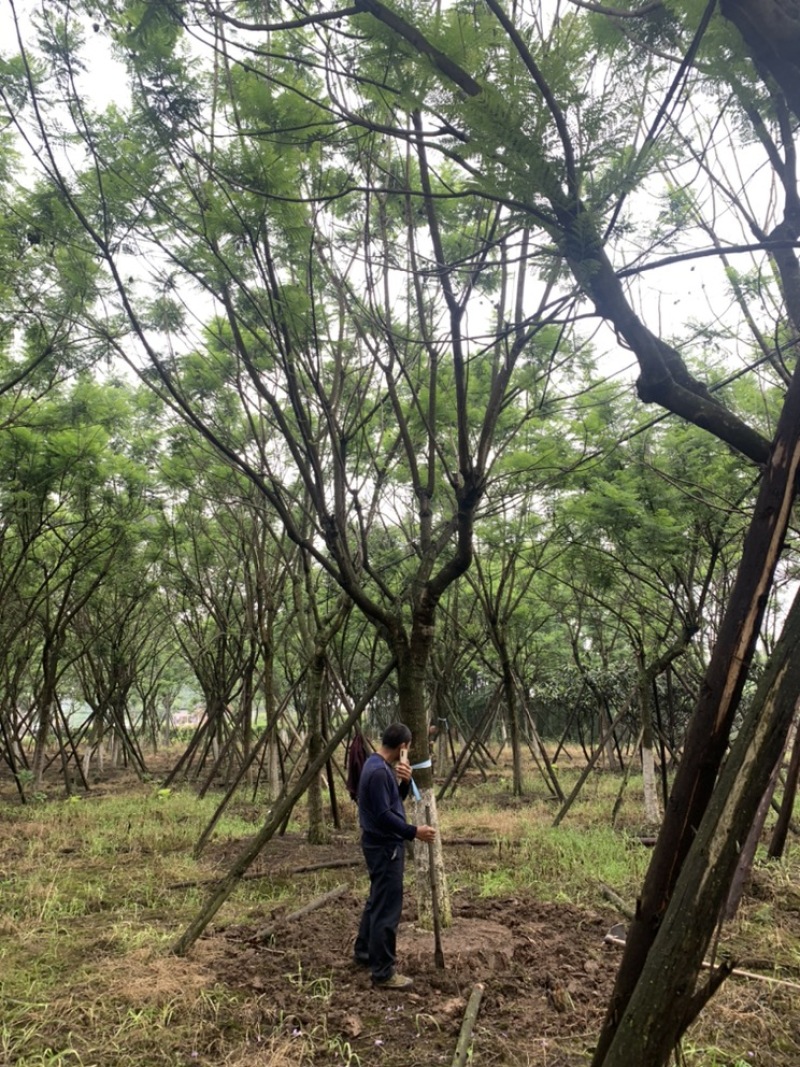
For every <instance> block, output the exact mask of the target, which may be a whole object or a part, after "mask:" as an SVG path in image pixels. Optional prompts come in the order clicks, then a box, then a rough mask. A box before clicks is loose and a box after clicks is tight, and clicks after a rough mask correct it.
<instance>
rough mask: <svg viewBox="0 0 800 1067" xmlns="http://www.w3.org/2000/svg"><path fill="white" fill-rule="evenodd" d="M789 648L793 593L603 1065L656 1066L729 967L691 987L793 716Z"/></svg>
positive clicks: (797, 617)
mask: <svg viewBox="0 0 800 1067" xmlns="http://www.w3.org/2000/svg"><path fill="white" fill-rule="evenodd" d="M798 649H800V594H798V596H797V597H796V598H795V601H794V603H793V605H792V608H791V610H790V612H789V615H788V616H787V619H786V623H785V625H784V629H783V633H782V635H781V638H780V640H779V641H778V644H777V645H776V648H775V651H774V652H773V654H772V656H771V657H770V660H769V663H768V665H767V670H766V671H765V674H764V677H763V678H762V681H761V683H760V685H759V687H758V690H757V692H756V696H755V699H754V700H753V704H752V706H751V707H750V709H749V711H748V712H747V714H746V715H745V717H744V720H743V723H742V726H741V729H740V731H739V733H738V734H737V736H736V740H735V741H734V743H733V745H732V747H731V750H730V753H729V755H728V759H727V760H726V762H725V766H724V768H723V769H722V772H721V774H720V778H719V784H718V786H717V788H716V790H715V792H714V796H713V798H712V800H711V802H710V804H709V805H708V807H707V810H706V813H705V815H704V817H703V818H702V821H701V822H700V823H699V825H698V826H697V833H696V835H695V837H694V841H693V843H692V846H691V848H690V849H689V851H688V854H687V857H686V860H685V862H684V864H683V866H682V869H681V872H680V875H679V877H678V879H677V881H676V884H675V889H674V892H673V894H672V896H671V899H670V902H669V905H668V907H667V909H666V911H665V913H664V915H663V916H662V917H661V918H660V921H659V922H658V926H657V932H656V935H655V938H654V942H653V945H652V947H651V949H650V951H649V953H648V955H647V957H646V960H645V963H644V966H643V968H642V970H641V975H640V977H639V981H638V982H637V983H636V986H635V989H634V990H633V993H632V995H631V997H630V998H629V1000H628V1003H627V1006H626V1009H625V1011H624V1013H623V1014H622V1016H621V1018H620V1021H619V1023H618V1025H617V1027H616V1028H615V1032H614V1034H613V1038H612V1040H611V1042H610V1043H609V1044H608V1045H607V1047H606V1048H605V1049H604V1051H603V1054H602V1058H599V1059H598V1058H595V1061H594V1062H595V1063H602V1065H603V1067H630V1065H631V1064H632V1063H635V1064H647V1065H648V1067H664V1065H666V1064H667V1062H668V1061H669V1059H670V1057H671V1054H672V1050H673V1048H674V1047H675V1045H676V1043H677V1042H678V1040H679V1039H680V1037H681V1035H682V1034H683V1033H684V1032H685V1030H686V1028H687V1027H688V1026H689V1025H690V1024H691V1023H692V1022H693V1021H694V1019H695V1018H696V1017H697V1015H698V1014H699V1013H700V1011H701V1010H702V1008H703V1007H704V1005H705V1004H706V1002H707V1001H708V999H709V997H710V995H711V994H712V993H713V992H714V990H715V989H716V988H717V987H718V985H719V983H720V980H721V979H722V978H723V977H724V976H725V974H726V973H729V970H730V968H727V969H723V970H722V971H719V972H717V974H716V977H712V979H711V980H710V983H709V985H707V986H706V987H704V988H698V985H697V982H698V977H699V974H700V970H701V967H702V965H703V958H704V956H705V953H706V951H707V949H708V946H709V943H710V941H711V938H712V936H713V932H714V929H715V927H716V924H717V920H718V917H719V914H720V910H721V908H722V905H723V903H724V901H725V898H726V895H727V893H728V890H729V887H730V884H731V879H732V877H733V873H734V871H735V868H736V864H737V862H738V858H739V847H740V846H739V842H740V841H743V840H744V839H745V837H746V836H747V832H748V829H749V828H750V826H751V824H752V822H753V819H754V817H755V813H756V810H757V808H758V805H759V803H760V801H761V799H762V797H763V794H764V789H765V786H766V783H767V782H768V780H769V777H770V774H771V772H772V770H773V768H774V766H775V764H776V762H777V760H778V757H779V755H780V753H781V751H782V750H783V747H784V745H785V743H786V737H787V734H788V732H789V729H790V727H791V724H792V719H793V717H794V709H795V705H796V702H797V695H798V692H800V655H798ZM637 922H641V914H639V916H638V917H637ZM634 925H635V924H634ZM665 1006H668V1010H666V1007H665Z"/></svg>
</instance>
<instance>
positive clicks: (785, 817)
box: [767, 709, 800, 860]
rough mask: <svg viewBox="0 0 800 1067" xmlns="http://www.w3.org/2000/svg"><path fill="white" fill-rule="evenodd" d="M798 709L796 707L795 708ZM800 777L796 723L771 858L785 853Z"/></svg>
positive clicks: (798, 726)
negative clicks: (799, 778)
mask: <svg viewBox="0 0 800 1067" xmlns="http://www.w3.org/2000/svg"><path fill="white" fill-rule="evenodd" d="M795 710H796V709H795ZM798 777H800V724H798V723H797V722H796V723H795V734H794V743H793V745H792V756H791V759H790V760H789V769H788V771H787V772H786V787H785V789H784V790H783V797H782V799H781V807H780V811H779V812H778V821H777V822H776V823H775V829H774V830H773V831H772V840H771V841H770V843H769V850H768V852H767V855H768V856H769V858H770V859H771V860H779V859H780V858H781V856H782V855H783V849H784V846H785V844H786V835H787V833H788V832H789V823H790V822H791V818H792V812H793V811H794V798H795V797H796V795H797V780H798Z"/></svg>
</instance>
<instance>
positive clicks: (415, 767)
mask: <svg viewBox="0 0 800 1067" xmlns="http://www.w3.org/2000/svg"><path fill="white" fill-rule="evenodd" d="M432 766H433V760H429V759H425V760H423V761H422V763H412V764H411V770H412V771H418V770H421V769H422V768H423V767H432ZM411 792H412V794H413V796H414V800H416V801H420V800H422V796H421V794H420V791H419V789H417V783H416V782H415V781H414V778H413V776H412V778H411Z"/></svg>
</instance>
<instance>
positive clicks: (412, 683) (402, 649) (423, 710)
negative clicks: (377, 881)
mask: <svg viewBox="0 0 800 1067" xmlns="http://www.w3.org/2000/svg"><path fill="white" fill-rule="evenodd" d="M432 616H433V613H432V611H431V612H424V611H418V612H416V613H415V617H414V620H413V625H412V630H411V638H410V640H409V641H408V642H406V640H405V635H404V634H402V633H400V632H398V633H397V634H396V635H395V641H394V648H395V653H396V656H397V694H398V702H399V718H400V721H401V722H404V723H405V724H406V726H408V728H409V729H410V730H411V734H412V741H411V752H410V758H411V762H412V764H426V763H427V764H428V766H421V767H417V768H416V769H415V770H414V783H415V786H416V788H417V790H418V792H419V794H420V800H419V801H416V798H415V807H414V819H415V821H416V822H417V824H419V823H420V822H424V821H425V817H424V813H425V805H426V804H427V805H428V806H429V808H430V812H431V818H432V819H433V825H434V826H438V815H437V812H436V797H435V795H434V790H433V769H432V767H431V765H430V760H431V748H430V740H429V737H428V725H429V715H428V710H427V706H426V699H425V683H426V678H427V665H428V660H429V658H430V652H431V647H432V645H433V634H434V629H433V617H432ZM427 851H428V850H427V849H424V848H415V849H414V874H415V887H416V897H417V909H418V914H419V923H420V925H421V926H422V927H423V928H425V929H432V928H433V899H432V891H431V880H430V868H429V865H428V857H427ZM434 865H435V866H436V869H437V871H438V873H439V878H438V880H437V883H436V885H437V890H438V894H439V901H438V904H439V908H438V911H439V919H440V921H441V924H442V926H449V925H450V923H451V922H452V908H451V905H450V895H449V892H448V888H447V878H446V876H445V870H444V859H443V854H442V840H441V834H437V835H436V840H435V842H434Z"/></svg>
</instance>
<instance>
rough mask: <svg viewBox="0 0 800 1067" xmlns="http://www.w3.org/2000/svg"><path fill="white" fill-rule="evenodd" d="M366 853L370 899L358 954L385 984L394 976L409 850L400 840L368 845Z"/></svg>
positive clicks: (361, 929) (362, 919) (377, 980)
mask: <svg viewBox="0 0 800 1067" xmlns="http://www.w3.org/2000/svg"><path fill="white" fill-rule="evenodd" d="M362 851H363V853H364V859H365V860H366V861H367V870H368V871H369V897H368V898H367V903H366V904H365V905H364V912H363V914H362V916H361V923H360V924H359V927H358V936H357V937H356V945H355V955H356V957H357V958H358V959H360V960H363V961H365V962H366V961H369V966H370V970H371V971H372V977H373V979H374V980H375V981H376V982H384V981H385V980H386V979H387V978H391V976H392V975H393V974H394V965H395V959H396V956H397V953H396V950H395V946H396V944H397V927H398V925H399V923H400V913H401V912H402V910H403V866H404V863H405V854H406V850H405V847H404V844H403V842H402V841H397V842H395V843H393V844H390V845H379V846H377V847H373V846H371V845H364V846H363V848H362Z"/></svg>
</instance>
